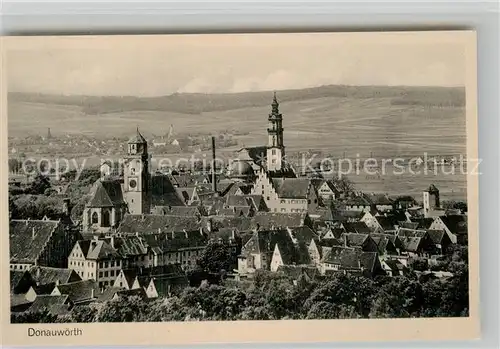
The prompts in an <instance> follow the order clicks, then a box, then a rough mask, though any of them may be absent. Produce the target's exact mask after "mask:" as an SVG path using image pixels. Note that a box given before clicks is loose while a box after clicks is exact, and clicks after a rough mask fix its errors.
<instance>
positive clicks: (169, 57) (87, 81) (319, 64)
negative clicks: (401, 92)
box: [5, 32, 466, 96]
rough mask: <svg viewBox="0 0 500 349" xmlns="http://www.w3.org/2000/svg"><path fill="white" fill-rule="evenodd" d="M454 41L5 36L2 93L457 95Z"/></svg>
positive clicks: (445, 36) (459, 45)
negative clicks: (443, 91)
mask: <svg viewBox="0 0 500 349" xmlns="http://www.w3.org/2000/svg"><path fill="white" fill-rule="evenodd" d="M462 34H463V33H462ZM462 34H461V33H451V32H443V33H435V32H434V33H433V32H421V33H336V34H327V33H316V34H245V35H241V34H239V35H236V34H226V35H214V34H212V35H171V36H112V37H106V36H101V37H98V36H89V37H25V38H21V37H17V38H16V37H11V38H8V40H7V41H6V45H5V47H6V58H7V60H6V62H7V64H6V67H7V86H8V90H9V91H11V92H13V91H15V92H35V93H54V94H67V95H71V94H84V95H129V96H131V95H132V96H161V95H169V94H172V93H176V92H179V93H180V92H199V93H232V92H247V91H262V90H281V89H299V88H305V87H313V86H321V85H329V84H344V85H407V86H464V85H465V76H466V54H465V47H466V46H465V44H464V42H465V41H464V37H465V35H462Z"/></svg>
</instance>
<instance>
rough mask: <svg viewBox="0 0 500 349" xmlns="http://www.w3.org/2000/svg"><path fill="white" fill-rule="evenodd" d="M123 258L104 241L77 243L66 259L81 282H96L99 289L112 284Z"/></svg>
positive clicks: (81, 241) (94, 240) (95, 240)
mask: <svg viewBox="0 0 500 349" xmlns="http://www.w3.org/2000/svg"><path fill="white" fill-rule="evenodd" d="M122 263H123V258H122V256H121V255H120V254H119V253H118V251H117V250H116V249H115V248H114V247H113V246H111V244H110V243H108V242H107V241H106V240H99V239H92V240H80V241H78V242H77V243H76V244H75V246H74V248H73V250H72V251H71V254H70V256H69V257H68V264H69V266H68V267H69V268H70V269H73V270H74V271H75V272H76V273H77V274H78V275H79V276H80V277H81V278H82V280H93V281H97V282H98V285H99V288H104V287H107V286H110V285H112V284H113V283H114V281H115V279H116V277H117V276H118V274H119V272H120V270H121V268H122Z"/></svg>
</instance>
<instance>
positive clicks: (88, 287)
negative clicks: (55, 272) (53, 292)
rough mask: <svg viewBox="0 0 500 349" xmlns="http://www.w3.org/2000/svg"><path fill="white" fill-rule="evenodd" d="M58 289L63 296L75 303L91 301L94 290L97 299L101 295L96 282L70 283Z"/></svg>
mask: <svg viewBox="0 0 500 349" xmlns="http://www.w3.org/2000/svg"><path fill="white" fill-rule="evenodd" d="M56 288H57V289H58V290H59V292H60V294H61V295H68V296H69V300H70V301H71V302H73V303H76V302H82V301H86V300H90V299H91V296H92V290H94V296H95V297H97V295H98V293H99V287H98V285H97V282H95V281H94V280H82V281H76V282H70V283H68V284H63V285H58V286H57V287H56Z"/></svg>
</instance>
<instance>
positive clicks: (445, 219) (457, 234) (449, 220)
mask: <svg viewBox="0 0 500 349" xmlns="http://www.w3.org/2000/svg"><path fill="white" fill-rule="evenodd" d="M428 229H431V230H444V231H445V233H446V234H447V235H448V237H449V238H450V240H451V242H452V243H454V244H456V243H458V242H460V243H462V244H463V243H466V242H467V233H468V230H467V216H465V215H450V216H439V217H436V218H434V221H433V222H432V224H431V225H430V226H429V227H428Z"/></svg>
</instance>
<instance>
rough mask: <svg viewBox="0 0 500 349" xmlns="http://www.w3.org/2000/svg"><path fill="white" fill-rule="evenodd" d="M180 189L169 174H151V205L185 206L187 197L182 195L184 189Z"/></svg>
mask: <svg viewBox="0 0 500 349" xmlns="http://www.w3.org/2000/svg"><path fill="white" fill-rule="evenodd" d="M178 189H179V188H176V187H175V186H174V184H173V183H172V181H171V180H170V177H169V176H168V175H164V174H159V175H153V176H151V205H152V206H153V207H154V206H184V203H185V197H184V196H183V195H182V191H180V190H178ZM179 191H180V192H179ZM191 192H192V190H191Z"/></svg>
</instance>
